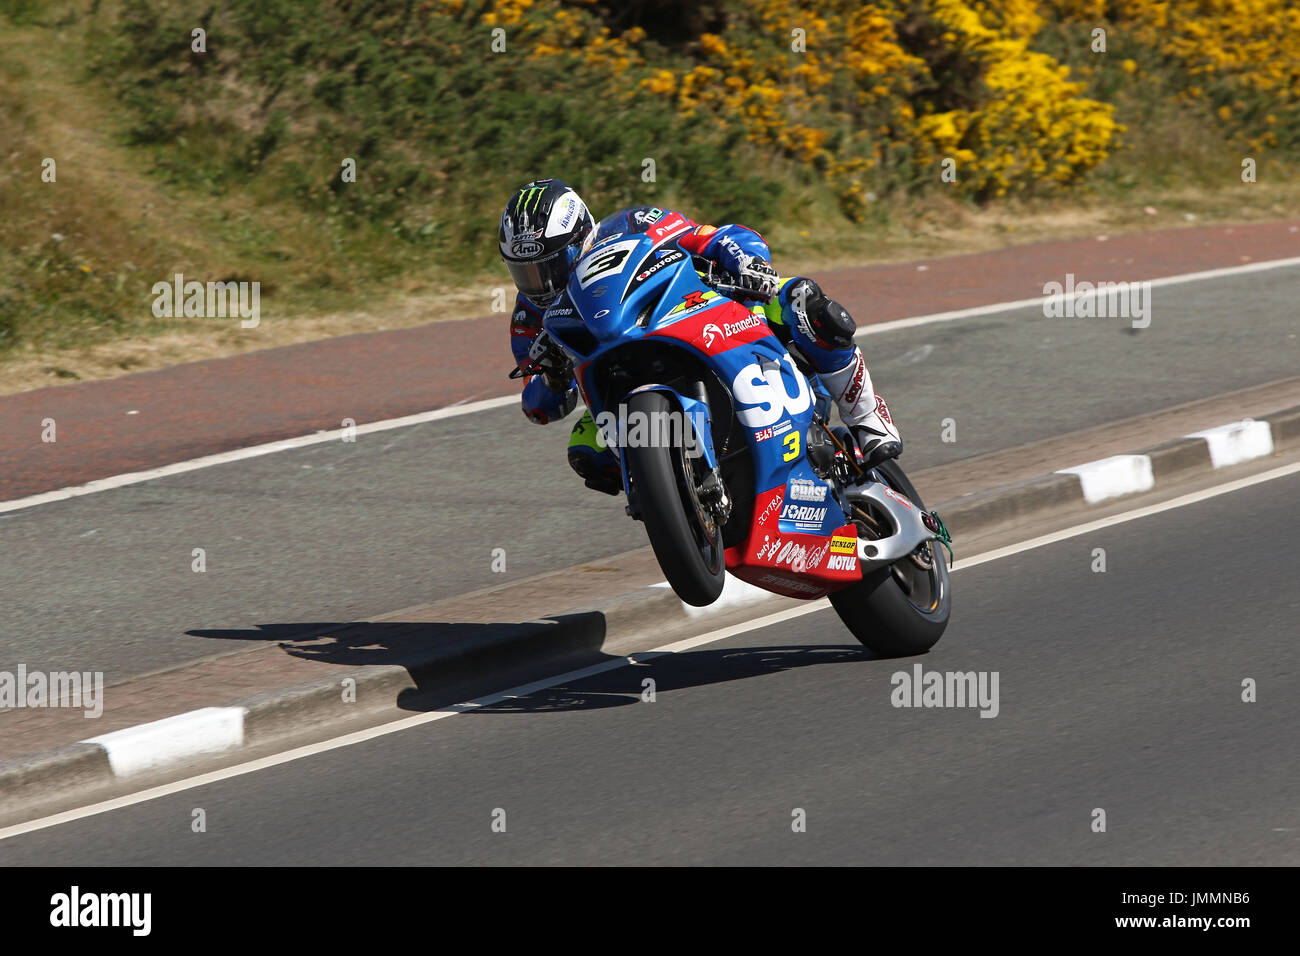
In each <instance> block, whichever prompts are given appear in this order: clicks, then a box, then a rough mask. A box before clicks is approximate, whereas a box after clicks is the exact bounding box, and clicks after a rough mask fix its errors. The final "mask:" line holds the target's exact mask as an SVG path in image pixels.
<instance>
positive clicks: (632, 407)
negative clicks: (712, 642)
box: [622, 392, 727, 607]
mask: <svg viewBox="0 0 1300 956" xmlns="http://www.w3.org/2000/svg"><path fill="white" fill-rule="evenodd" d="M627 404H628V414H629V418H631V416H632V415H633V414H636V415H644V416H646V417H645V418H644V419H643V420H644V421H648V422H659V421H667V420H668V419H667V418H666V417H664V416H666V415H667V414H668V413H670V412H673V411H675V410H676V406H675V405H674V404H673V402H672V400H671V399H669V398H668V396H666V395H664V394H663V393H662V392H637V393H636V394H635V395H633V396H632V397H631V398H630V399H629V400H628V403H627ZM669 433H671V432H669ZM622 453H623V454H624V455H626V456H627V468H628V473H629V474H630V476H631V480H632V491H633V494H635V495H636V504H637V508H638V510H639V511H640V513H641V520H642V522H644V524H645V529H646V533H647V534H648V535H649V536H650V546H651V547H652V548H654V553H655V558H657V559H658V561H659V567H660V568H662V569H663V572H664V575H665V576H666V577H667V578H668V583H669V584H670V585H672V588H673V590H674V591H675V592H677V596H678V597H680V598H681V599H682V600H683V601H685V602H686V603H687V604H693V605H695V606H696V607H704V606H706V605H709V604H712V603H713V602H714V601H716V600H717V599H718V595H719V594H721V593H722V584H723V579H724V578H725V577H726V573H727V572H726V567H725V565H724V561H723V544H722V525H720V524H719V523H718V521H717V518H716V517H715V516H714V515H713V513H712V511H711V510H710V509H709V508H707V507H706V506H705V505H704V504H703V503H702V502H701V501H700V495H699V486H700V483H701V482H702V481H703V480H704V478H705V477H707V476H708V474H709V468H708V466H707V465H706V464H705V463H704V459H703V458H702V457H694V458H692V457H691V456H689V455H687V454H686V448H685V446H684V445H682V444H679V445H672V446H667V445H665V444H663V443H659V442H652V443H651V445H650V446H649V447H644V446H642V447H636V448H625V449H623V450H622Z"/></svg>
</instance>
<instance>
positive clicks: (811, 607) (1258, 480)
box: [0, 462, 1300, 840]
mask: <svg viewBox="0 0 1300 956" xmlns="http://www.w3.org/2000/svg"><path fill="white" fill-rule="evenodd" d="M1297 473H1300V462H1295V463H1293V464H1290V465H1282V466H1281V467H1278V468H1273V469H1271V470H1269V471H1265V472H1260V473H1259V474H1257V475H1248V476H1247V477H1245V478H1238V479H1237V480H1235V481H1230V482H1228V483H1226V484H1223V485H1218V486H1216V487H1213V488H1206V489H1204V490H1202V491H1195V492H1192V493H1190V494H1186V495H1181V496H1179V497H1177V498H1171V499H1170V500H1169V501H1162V502H1158V503H1156V504H1153V505H1147V506H1146V507H1143V508H1135V509H1134V510H1132V511H1125V512H1123V513H1121V514H1117V515H1112V516H1110V517H1109V518H1099V519H1098V520H1096V521H1089V522H1086V523H1085V524H1080V525H1075V526H1073V527H1070V528H1064V529H1062V530H1060V531H1055V532H1053V533H1051V534H1045V535H1041V536H1039V537H1037V538H1030V539H1029V540H1028V541H1022V542H1020V543H1019V544H1013V545H1008V546H1007V547H1005V548H997V549H995V550H993V551H986V552H984V553H983V554H978V555H975V556H974V557H970V558H963V559H962V560H961V562H960V563H959V564H958V565H957V566H956V567H955V568H954V569H953V571H954V573H955V572H956V571H962V570H966V569H968V568H974V567H978V566H979V565H981V564H987V563H988V562H990V561H997V560H998V559H1000V558H1006V557H1010V556H1012V555H1015V554H1020V553H1021V552H1023V551H1031V550H1033V549H1035V548H1042V547H1045V546H1047V545H1049V544H1055V543H1056V542H1058V541H1064V540H1066V539H1068V538H1075V537H1078V536H1079V535H1083V534H1090V533H1092V532H1094V531H1100V530H1102V529H1103V528H1109V527H1111V526H1113V525H1117V524H1123V523H1124V522H1127V521H1135V520H1137V519H1139V518H1145V517H1147V516H1149V515H1154V514H1159V513H1160V512H1162V511H1170V510H1172V509H1174V508H1182V507H1185V506H1187V505H1193V504H1196V503H1197V502H1201V501H1205V500H1207V499H1209V498H1216V497H1218V496H1219V495H1225V494H1229V493H1230V492H1233V491H1239V490H1241V489H1242V488H1249V487H1251V486H1252V485H1258V484H1262V483H1263V482H1266V481H1273V480H1275V479H1278V478H1285V477H1287V476H1289V475H1294V474H1297ZM828 607H830V602H829V601H828V600H826V599H825V598H821V599H819V600H816V601H812V602H810V603H809V604H807V605H804V606H801V607H796V608H789V609H787V610H784V611H777V612H776V613H774V614H768V615H765V616H763V617H760V618H756V619H755V620H752V621H745V622H742V623H740V624H732V625H730V626H728V627H723V628H719V629H717V630H714V631H709V632H708V633H705V634H701V635H699V636H697V637H690V638H686V639H685V640H681V641H676V642H674V643H672V644H665V645H663V646H662V647H658V648H655V649H654V650H652V651H643V652H639V653H636V654H631V655H629V656H628V657H625V658H618V659H617V660H612V661H605V662H603V663H600V664H594V665H592V666H591V667H584V668H582V669H581V670H575V671H568V672H567V673H564V674H557V675H556V676H554V677H546V678H543V679H542V680H538V681H534V682H533V683H531V684H524V685H521V686H519V687H512V688H510V689H509V690H504V691H501V692H500V693H496V694H491V695H488V696H486V697H479V698H477V699H476V700H472V701H468V702H466V703H463V704H454V705H452V706H450V707H446V708H443V709H441V710H435V711H430V712H429V713H426V714H415V715H413V716H410V717H404V718H402V719H401V720H394V721H390V722H389V723H386V724H380V725H379V726H377V727H369V728H367V729H365V730H359V731H355V732H353V733H350V734H345V735H343V736H341V737H335V738H333V739H332V740H323V741H320V742H318V743H314V744H307V745H306V746H303V747H295V748H294V749H293V750H286V751H284V752H283V753H278V754H271V755H270V756H267V757H260V758H258V759H257V760H249V761H246V762H244V763H240V764H236V765H234V766H232V767H224V768H222V769H221V770H213V771H211V772H209V773H204V774H199V775H197V776H194V777H187V778H185V779H184V780H176V781H173V782H172V783H166V784H162V785H161V786H157V787H150V788H149V789H147V790H141V791H139V792H137V793H129V794H125V795H123V796H121V797H115V798H114V799H112V800H105V801H102V802H100V803H94V804H90V805H89V806H85V807H78V808H76V809H73V810H65V811H63V812H62V813H55V814H52V815H50V816H47V817H41V818H39V819H36V820H29V821H27V822H26V823H18V824H14V825H13V826H9V827H5V828H4V829H0V840H7V839H9V838H11V837H16V836H21V835H22V834H24V833H31V832H33V831H35V830H44V829H47V828H49V827H54V826H59V825H61V824H64V823H71V822H73V821H74V820H81V819H84V818H86V817H92V816H97V815H99V814H101V813H109V812H110V811H113V810H120V809H122V808H123V807H130V806H134V805H135V804H137V803H145V802H147V801H149V800H157V799H158V798H160V797H166V796H170V795H171V794H174V793H181V792H182V791H185V790H192V789H194V788H195V787H204V786H207V785H208V784H212V783H219V782H220V781H222V780H229V779H230V778H232V777H240V776H243V775H244V774H249V773H256V772H257V771H259V770H265V769H267V768H269V767H277V766H279V765H280V764H285V763H290V762H291V761H294V760H301V759H302V758H304V757H312V756H315V755H317V754H321V753H327V752H329V751H331V750H338V749H339V748H341V747H350V746H352V745H353V744H359V743H364V742H365V741H367V740H374V739H375V738H376V737H383V736H387V735H388V734H395V733H399V732H401V731H403V730H409V729H411V728H413V727H419V726H422V725H424V724H428V723H432V722H433V721H435V720H443V719H445V718H447V717H454V716H456V715H457V714H463V713H467V712H469V711H473V710H478V709H479V708H481V707H489V706H491V705H492V704H497V703H500V702H501V701H504V700H509V699H511V698H515V697H526V696H528V695H529V694H534V693H536V692H537V691H540V690H546V689H547V688H550V687H555V686H558V685H560V684H566V683H570V682H572V681H575V680H582V679H583V678H586V677H591V676H594V675H596V674H602V673H604V672H606V671H611V670H615V669H616V668H619V667H626V666H628V665H630V664H639V663H642V662H644V661H649V660H653V659H654V658H656V657H662V656H663V655H665V654H675V653H679V652H681V651H686V650H690V649H692V648H695V647H700V646H702V645H705V644H713V643H716V642H718V641H724V640H726V639H727V638H729V637H734V636H735V635H737V634H743V633H745V632H746V631H754V630H759V629H761V628H764V627H770V626H772V625H773V624H781V623H783V622H785V621H789V620H793V619H794V618H797V617H803V616H804V615H805V614H813V613H815V612H817V611H823V610H825V609H827V608H828Z"/></svg>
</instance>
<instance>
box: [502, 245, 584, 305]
mask: <svg viewBox="0 0 1300 956" xmlns="http://www.w3.org/2000/svg"><path fill="white" fill-rule="evenodd" d="M506 268H507V269H509V270H510V278H511V279H513V280H514V283H515V288H517V289H518V290H519V291H520V292H522V293H523V294H524V295H526V296H528V298H530V299H534V298H541V299H545V298H547V297H548V296H549V297H554V296H555V295H556V294H557V293H558V292H559V291H560V290H561V289H563V288H564V283H565V282H566V281H568V278H569V259H568V256H566V255H565V254H564V250H563V249H561V250H560V251H559V252H555V253H552V254H551V255H549V256H547V257H546V258H545V259H525V260H519V259H507V260H506Z"/></svg>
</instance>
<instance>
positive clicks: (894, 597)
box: [831, 461, 952, 657]
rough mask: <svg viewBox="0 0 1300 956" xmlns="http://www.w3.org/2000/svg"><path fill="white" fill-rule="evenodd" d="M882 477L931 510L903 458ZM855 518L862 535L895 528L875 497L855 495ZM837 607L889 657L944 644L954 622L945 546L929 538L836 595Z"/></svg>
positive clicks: (857, 633) (880, 471)
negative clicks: (872, 503) (871, 501)
mask: <svg viewBox="0 0 1300 956" xmlns="http://www.w3.org/2000/svg"><path fill="white" fill-rule="evenodd" d="M875 471H876V474H877V475H878V476H879V477H880V480H881V481H883V482H884V483H885V484H887V485H888V486H889V487H890V488H893V489H894V490H895V491H897V492H898V493H899V494H902V495H906V496H907V498H908V499H909V500H911V501H912V503H913V504H915V505H916V506H917V507H918V508H920V509H922V510H925V506H924V504H923V503H922V502H921V496H920V495H918V494H917V493H916V489H915V488H913V487H912V482H911V481H909V480H908V478H907V475H905V474H903V469H902V468H900V467H899V466H898V464H897V462H894V461H886V462H884V463H883V464H881V465H878V466H877V467H876V469H875ZM849 500H850V502H852V503H854V504H855V507H854V509H853V510H854V519H855V523H856V524H857V526H858V534H859V535H860V536H861V537H867V538H871V537H883V536H885V535H887V534H888V533H889V529H888V528H886V527H884V524H883V522H884V521H885V520H886V519H884V518H883V516H882V515H880V514H878V513H876V509H874V508H871V507H869V499H866V498H858V499H854V497H853V494H852V492H850V493H849ZM831 606H832V607H834V608H835V613H837V614H838V615H839V616H840V620H841V621H843V622H844V626H845V627H847V628H848V629H849V630H850V631H851V632H852V633H853V636H854V637H856V638H857V639H858V640H859V641H860V642H861V643H862V644H863V645H865V646H866V647H867V648H868V649H869V650H871V651H873V652H874V653H876V654H880V655H882V656H884V657H906V656H908V655H911V654H923V653H925V652H926V651H928V650H929V649H930V648H931V647H933V646H934V645H935V644H937V643H938V641H939V638H940V637H942V636H943V632H944V629H945V628H947V626H948V616H949V613H950V612H951V610H952V589H951V587H950V586H949V582H948V564H947V562H946V561H945V560H944V554H943V551H942V550H941V549H940V548H939V547H938V546H936V544H935V543H934V542H933V541H930V542H927V543H926V544H925V545H924V546H923V547H921V548H918V549H917V550H916V551H914V552H912V553H911V554H910V555H908V556H907V557H905V558H903V559H902V560H899V561H895V562H894V563H893V564H891V565H889V566H888V567H884V568H877V569H876V570H874V571H869V572H867V573H866V574H865V575H863V578H862V581H861V582H859V583H858V584H854V585H851V586H849V587H847V588H844V589H843V590H841V591H836V592H835V593H833V594H832V595H831Z"/></svg>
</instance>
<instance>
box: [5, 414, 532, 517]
mask: <svg viewBox="0 0 1300 956" xmlns="http://www.w3.org/2000/svg"><path fill="white" fill-rule="evenodd" d="M518 401H519V396H518V395H503V396H502V397H501V398H486V399H483V400H482V401H479V402H470V403H468V404H465V405H451V406H448V407H447V408H436V409H434V410H433V411H430V412H417V413H416V414H414V415H403V416H402V417H401V418H386V419H383V420H382V421H377V422H367V423H366V424H364V425H357V426H356V428H355V430H354V434H356V435H358V436H360V435H371V434H374V433H375V432H383V431H389V430H391V429H394V428H406V427H408V426H410V425H423V424H424V423H425V422H436V421H439V420H441V419H444V418H455V417H457V416H459V415H469V414H472V413H473V412H484V411H488V410H489V409H493V408H504V407H505V406H507V405H512V404H515V403H517V402H518ZM347 431H348V429H345V428H331V429H329V430H328V431H319V432H315V433H313V434H311V435H301V436H299V437H297V438H285V439H283V440H281V441H273V442H269V443H267V444H265V445H250V446H249V447H247V448H236V449H235V450H233V451H223V452H218V453H217V454H215V455H205V456H203V457H202V458H193V459H191V460H189V461H178V462H176V463H175V464H172V465H163V466H162V467H161V468H150V469H149V470H148V471H132V472H128V473H126V474H124V475H113V476H111V477H109V478H99V479H96V480H95V481H91V482H88V483H86V484H84V485H73V486H71V487H68V488H59V489H57V490H56V491H46V492H42V493H41V494H39V495H28V496H27V497H26V498H14V499H13V500H12V501H0V514H3V513H4V512H6V511H18V510H19V509H22V508H32V507H35V506H36V505H43V504H47V503H49V502H51V501H64V500H66V499H68V498H79V497H81V496H82V495H91V494H94V493H95V492H97V491H108V490H109V489H111V488H121V487H123V486H125V485H138V484H139V483H140V482H142V481H152V480H153V479H155V478H166V477H167V476H169V475H181V474H184V473H185V472H187V471H198V470H199V469H200V468H211V467H212V466H213V465H225V464H228V463H229V462H232V461H243V460H244V459H245V458H256V457H257V456H259V455H271V454H274V453H275V452H278V451H289V450H291V449H294V448H306V447H307V446H308V445H319V444H322V443H324V442H327V441H340V440H342V438H343V435H344V434H345V433H346V432H347Z"/></svg>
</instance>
